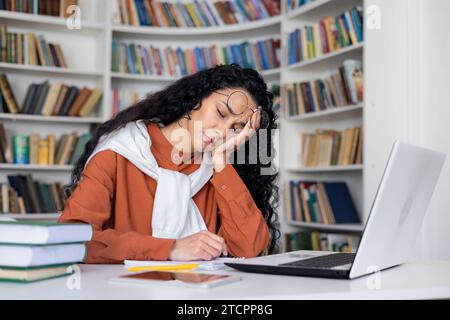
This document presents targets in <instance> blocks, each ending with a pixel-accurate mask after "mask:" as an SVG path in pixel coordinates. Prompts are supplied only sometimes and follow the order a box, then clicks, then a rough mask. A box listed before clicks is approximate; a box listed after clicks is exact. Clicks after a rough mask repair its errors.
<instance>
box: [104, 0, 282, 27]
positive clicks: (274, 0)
mask: <svg viewBox="0 0 450 320" xmlns="http://www.w3.org/2000/svg"><path fill="white" fill-rule="evenodd" d="M279 14H280V1H279V0H234V1H214V2H211V1H205V0H194V1H189V2H176V3H175V2H169V1H153V0H112V22H113V24H116V25H120V24H124V25H132V26H152V27H175V28H181V27H184V28H186V27H188V28H189V27H195V28H199V27H212V26H223V25H232V24H238V23H243V22H249V21H258V20H262V19H266V18H270V17H273V16H277V15H279Z"/></svg>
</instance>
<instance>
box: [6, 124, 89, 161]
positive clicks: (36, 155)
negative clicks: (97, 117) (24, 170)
mask: <svg viewBox="0 0 450 320" xmlns="http://www.w3.org/2000/svg"><path fill="white" fill-rule="evenodd" d="M91 138H92V134H91V133H90V132H86V133H83V134H82V135H79V134H78V133H77V132H72V133H64V134H62V135H61V137H60V138H59V139H58V141H56V140H57V139H56V135H55V134H53V133H51V134H48V135H47V136H46V138H41V136H40V134H39V133H32V134H30V135H24V134H15V135H13V136H12V138H11V140H10V141H11V144H10V143H9V141H8V138H7V137H6V132H5V129H4V126H3V124H2V123H0V162H1V163H15V164H38V165H66V164H70V165H74V164H75V163H76V161H77V160H78V158H79V157H80V156H81V154H82V153H83V151H84V147H85V145H86V143H87V142H88V141H89V140H90V139H91Z"/></svg>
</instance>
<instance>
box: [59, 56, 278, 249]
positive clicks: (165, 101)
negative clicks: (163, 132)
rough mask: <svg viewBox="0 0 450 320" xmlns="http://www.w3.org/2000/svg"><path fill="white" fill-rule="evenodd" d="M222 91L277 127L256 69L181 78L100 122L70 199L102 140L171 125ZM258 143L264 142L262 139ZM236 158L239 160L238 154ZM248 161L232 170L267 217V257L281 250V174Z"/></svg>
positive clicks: (227, 68)
mask: <svg viewBox="0 0 450 320" xmlns="http://www.w3.org/2000/svg"><path fill="white" fill-rule="evenodd" d="M223 88H243V89H246V90H247V92H248V93H250V95H251V96H252V97H253V99H254V100H255V101H256V102H257V104H258V105H261V107H262V108H263V109H264V110H265V111H266V112H267V113H268V115H269V118H270V123H269V127H268V130H270V129H275V128H276V123H275V120H276V114H275V112H274V111H273V110H272V107H273V94H272V93H271V92H269V91H267V85H266V83H265V82H264V80H263V78H262V76H261V75H260V74H259V73H258V72H257V71H255V70H253V69H250V68H242V67H241V66H239V65H238V64H235V63H232V64H229V65H217V66H215V67H212V68H209V69H206V70H202V71H199V72H197V73H195V74H192V75H189V76H186V77H183V78H181V79H179V80H177V81H175V82H173V83H172V84H170V85H168V86H167V87H165V88H164V89H162V90H160V91H157V92H154V93H151V94H148V95H147V97H146V98H145V99H143V100H141V101H139V102H138V103H136V104H135V105H134V106H132V107H130V108H127V109H125V110H123V111H121V112H119V113H117V114H116V115H115V116H114V117H113V118H112V119H110V120H108V121H106V122H104V123H102V124H101V125H100V126H99V127H98V128H97V130H96V132H95V133H94V135H93V137H92V139H91V140H90V141H89V142H88V143H87V144H86V145H85V149H84V152H83V154H82V155H81V157H80V158H79V159H78V161H77V163H76V165H75V168H74V169H73V171H72V178H71V183H70V184H68V185H66V186H64V189H65V190H64V193H65V195H66V198H67V197H69V196H70V194H71V193H72V191H73V190H74V189H75V187H76V185H77V183H78V181H79V180H80V179H81V176H82V172H83V169H84V166H85V163H86V161H87V159H88V158H89V156H90V155H91V154H92V152H93V150H94V148H95V146H96V145H97V142H98V141H99V139H100V137H101V136H103V135H104V134H108V133H110V132H112V131H114V130H116V129H119V128H122V127H124V126H125V125H126V124H127V123H128V122H130V121H136V120H139V119H144V120H145V121H146V123H147V124H148V123H149V122H156V123H162V124H163V125H168V124H170V123H172V122H174V121H177V120H179V119H180V118H181V117H183V116H185V115H186V114H189V112H190V111H191V110H193V109H194V108H196V107H201V101H202V99H203V98H206V97H208V96H209V95H211V94H212V92H213V91H214V90H218V89H223ZM255 136H257V135H255ZM257 139H258V140H260V139H259V137H257ZM266 140H267V146H262V147H267V150H269V151H270V154H268V156H270V158H271V159H273V157H274V152H275V151H274V148H273V146H272V139H271V135H270V134H268V135H267V139H266ZM248 144H249V141H247V142H246V143H245V144H244V146H242V147H245V148H248V147H249V146H248ZM247 150H248V149H247ZM234 156H236V152H235V154H234ZM248 158H249V155H248V152H246V156H245V163H244V164H236V162H237V161H234V163H233V166H234V168H235V169H236V171H237V172H238V174H239V176H240V177H241V179H242V180H243V182H244V183H245V185H246V186H247V188H248V189H249V191H250V193H251V195H252V197H253V199H254V201H255V203H256V205H257V206H258V208H259V209H260V211H261V212H262V213H263V215H264V218H265V220H266V223H267V225H268V227H269V231H270V235H271V241H270V244H269V247H268V248H267V250H268V252H269V253H275V252H277V251H278V249H279V247H278V245H277V240H278V239H279V237H280V231H279V223H278V216H277V213H276V208H277V207H278V202H279V195H278V186H277V184H276V179H277V178H278V174H275V173H274V174H270V175H262V174H261V169H262V168H263V167H269V168H272V161H271V162H270V163H269V164H261V163H260V162H259V159H258V163H256V164H254V163H252V164H250V163H249V161H248ZM234 159H235V158H234Z"/></svg>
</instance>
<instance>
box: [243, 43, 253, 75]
mask: <svg viewBox="0 0 450 320" xmlns="http://www.w3.org/2000/svg"><path fill="white" fill-rule="evenodd" d="M244 48H245V54H246V57H247V61H249V67H250V68H252V69H256V63H255V59H254V58H253V55H252V45H251V43H250V42H248V41H246V42H245V44H244Z"/></svg>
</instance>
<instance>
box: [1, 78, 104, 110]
mask: <svg viewBox="0 0 450 320" xmlns="http://www.w3.org/2000/svg"><path fill="white" fill-rule="evenodd" d="M0 88H1V91H0V96H1V97H3V99H2V100H1V101H2V102H4V103H1V104H0V107H1V108H0V112H3V113H15V114H17V113H21V114H38V115H44V116H57V115H58V116H72V117H87V116H89V115H91V114H93V113H95V110H96V108H97V107H98V106H99V105H100V102H101V98H102V96H103V92H102V91H101V90H100V89H98V88H92V89H91V88H87V87H83V88H82V89H81V90H80V88H78V87H76V86H68V85H66V84H62V83H52V84H50V83H49V81H48V80H46V81H44V82H43V83H32V84H30V85H29V86H28V89H27V92H26V94H25V98H24V100H23V103H22V107H19V106H18V105H17V102H15V98H14V95H13V93H12V92H13V91H12V90H11V87H10V85H9V82H8V79H7V77H6V76H4V75H0Z"/></svg>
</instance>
